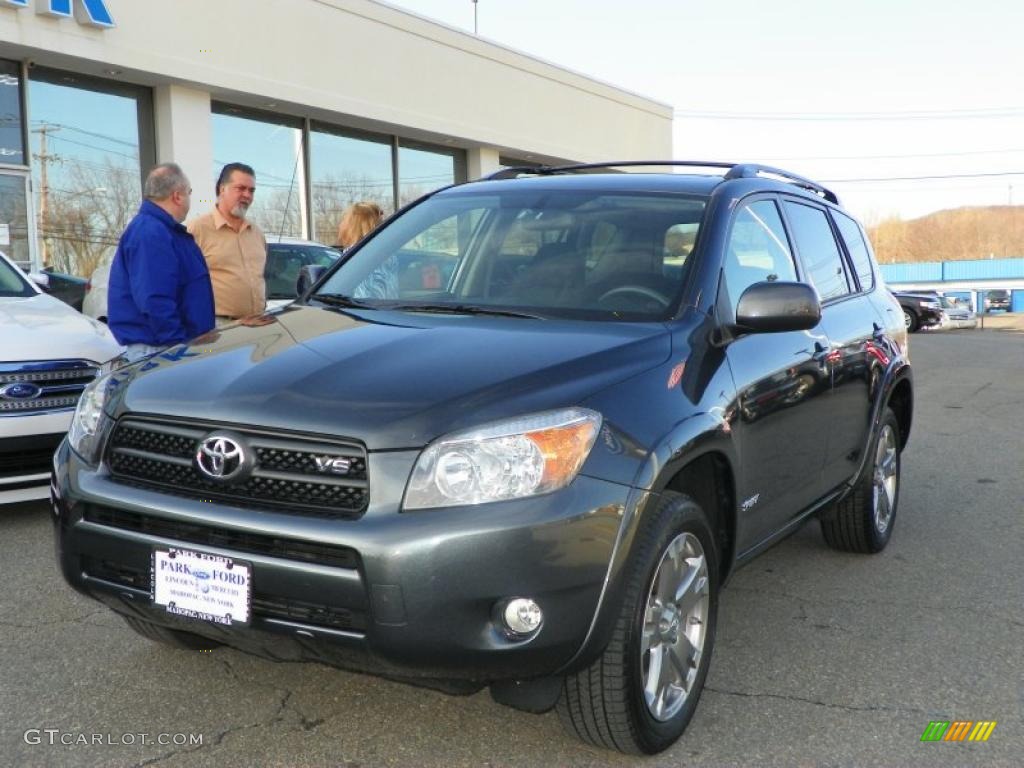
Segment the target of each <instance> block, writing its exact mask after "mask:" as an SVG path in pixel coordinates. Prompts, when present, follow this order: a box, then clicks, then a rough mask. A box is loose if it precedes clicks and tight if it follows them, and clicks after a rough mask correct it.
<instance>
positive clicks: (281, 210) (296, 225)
mask: <svg viewBox="0 0 1024 768" xmlns="http://www.w3.org/2000/svg"><path fill="white" fill-rule="evenodd" d="M302 124H303V121H302V120H301V119H299V118H291V117H287V116H283V115H269V114H264V113H258V112H253V111H251V110H248V109H243V108H241V107H234V106H230V105H226V104H216V103H215V104H213V165H214V167H213V169H212V171H213V175H212V177H211V179H210V182H209V183H210V188H209V191H207V190H206V189H204V188H203V186H202V185H201V184H198V183H195V182H193V186H195V188H196V190H197V191H196V193H195V197H196V200H197V201H198V200H205V199H210V200H211V201H212V200H213V199H215V190H214V189H213V185H214V183H215V182H216V180H217V176H218V175H219V174H220V169H221V168H223V167H224V166H225V165H227V164H228V163H245V164H246V165H250V166H252V168H253V170H254V171H256V196H255V199H254V200H253V204H252V208H251V209H250V210H249V214H248V218H249V220H250V221H253V222H255V223H256V224H258V225H259V227H260V228H261V229H262V230H263V232H264V234H265V235H266V236H267V240H276V239H277V238H279V237H281V236H289V237H302V236H303V233H304V229H305V227H304V224H305V221H306V191H305V186H306V185H305V161H304V159H303V127H302ZM208 196H209V197H208ZM211 207H212V205H211ZM196 212H197V213H200V212H201V211H196Z"/></svg>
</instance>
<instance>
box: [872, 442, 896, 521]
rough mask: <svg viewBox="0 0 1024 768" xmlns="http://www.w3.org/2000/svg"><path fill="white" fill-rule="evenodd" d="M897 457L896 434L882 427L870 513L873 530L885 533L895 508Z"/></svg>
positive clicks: (877, 450) (876, 451)
mask: <svg viewBox="0 0 1024 768" xmlns="http://www.w3.org/2000/svg"><path fill="white" fill-rule="evenodd" d="M898 462H899V457H898V455H897V453H896V432H895V430H893V428H892V426H891V425H889V424H883V425H882V431H881V433H880V434H879V435H878V447H877V448H876V449H875V473H874V481H873V483H872V486H873V488H872V496H873V499H872V512H873V517H874V521H875V528H876V529H877V530H878V532H879V533H885V531H886V529H887V528H888V527H889V522H890V521H891V520H892V513H893V509H894V508H895V506H896V488H897V483H899V474H898V469H899V464H898Z"/></svg>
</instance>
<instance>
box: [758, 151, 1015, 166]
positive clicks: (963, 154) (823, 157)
mask: <svg viewBox="0 0 1024 768" xmlns="http://www.w3.org/2000/svg"><path fill="white" fill-rule="evenodd" d="M1016 152H1024V148H1022V149H974V150H967V151H964V152H920V153H908V154H904V155H845V156H843V155H836V156H828V155H820V156H813V155H812V156H806V157H766V158H764V160H765V161H767V162H773V163H792V162H799V161H803V160H903V159H909V158H917V157H967V156H971V155H1008V154H1013V153H1016Z"/></svg>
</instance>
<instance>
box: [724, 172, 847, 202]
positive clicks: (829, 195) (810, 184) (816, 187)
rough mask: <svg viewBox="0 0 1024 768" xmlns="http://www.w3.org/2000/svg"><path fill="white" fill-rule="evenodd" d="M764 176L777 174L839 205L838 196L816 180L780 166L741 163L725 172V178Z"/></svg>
mask: <svg viewBox="0 0 1024 768" xmlns="http://www.w3.org/2000/svg"><path fill="white" fill-rule="evenodd" d="M762 174H763V175H765V176H777V177H778V178H780V179H782V180H784V181H788V182H789V183H791V184H795V185H796V186H798V187H801V188H803V189H807V190H810V191H811V192H814V193H815V194H817V195H821V196H822V197H823V198H825V199H826V200H828V201H829V202H830V203H834V204H836V205H839V197H838V196H837V195H836V193H835V192H833V191H832V190H831V189H828V188H827V187H823V186H822V185H821V184H819V183H818V182H816V181H811V180H810V179H806V178H804V177H803V176H797V175H796V174H795V173H790V172H789V171H784V170H782V169H781V168H772V167H771V166H770V165H759V164H757V163H742V164H740V165H736V166H733V167H732V169H731V170H730V171H729V172H728V173H727V174H725V178H726V179H753V178H757V177H758V176H761V175H762Z"/></svg>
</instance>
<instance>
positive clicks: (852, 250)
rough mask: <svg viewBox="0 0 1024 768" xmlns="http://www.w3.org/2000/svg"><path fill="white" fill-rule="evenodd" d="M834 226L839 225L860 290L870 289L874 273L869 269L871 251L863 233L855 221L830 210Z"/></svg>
mask: <svg viewBox="0 0 1024 768" xmlns="http://www.w3.org/2000/svg"><path fill="white" fill-rule="evenodd" d="M832 217H833V218H834V219H835V222H836V226H837V227H839V234H840V235H842V236H843V242H845V243H846V250H847V251H848V252H849V254H850V258H851V259H852V260H853V268H854V270H856V272H857V278H858V279H859V280H860V287H861V290H864V291H870V290H871V289H872V288H874V287H875V275H874V273H873V272H872V270H871V253H870V251H869V250H868V244H867V241H866V240H865V239H864V233H863V232H862V231H861V229H860V226H859V225H858V224H857V222H856V221H854V220H853V219H851V218H850V217H849V216H846V215H844V214H842V213H839V212H838V211H833V212H832Z"/></svg>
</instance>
